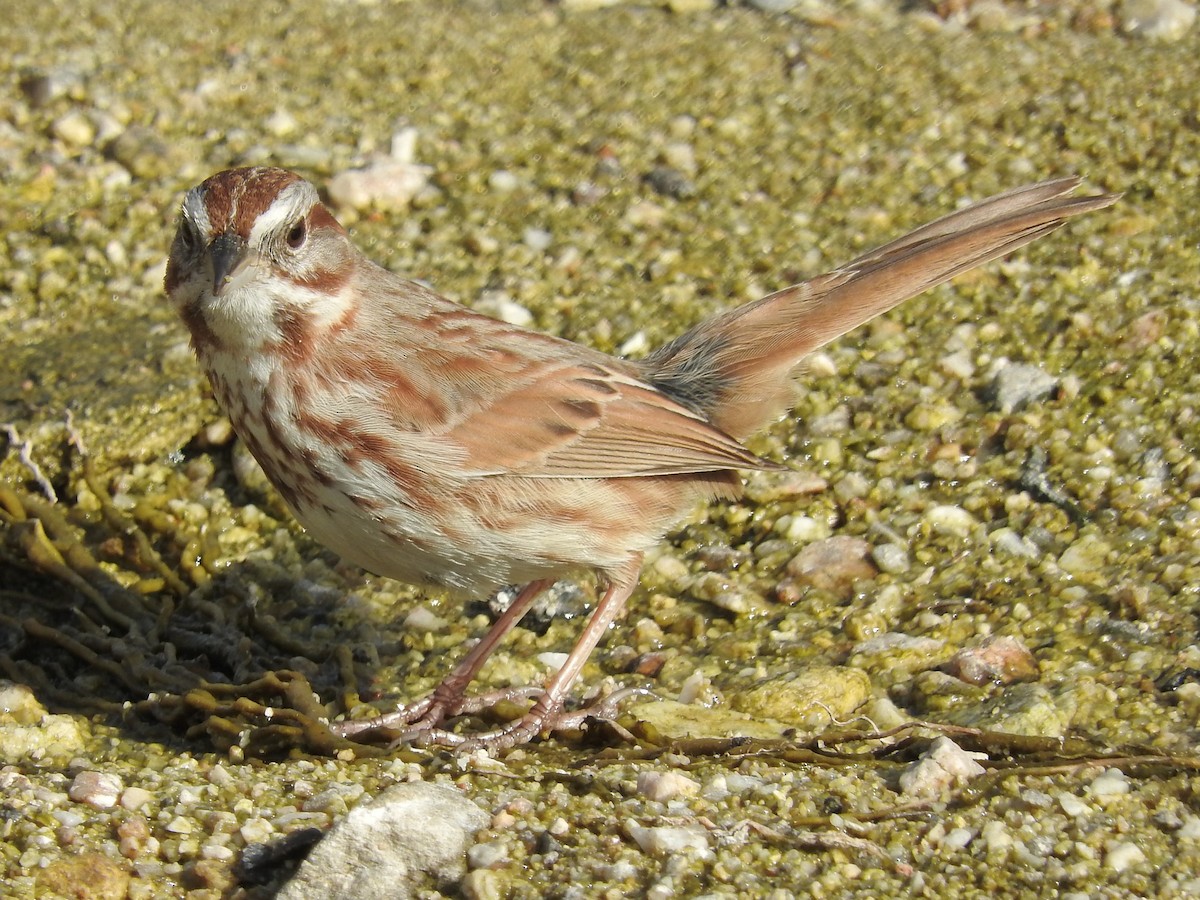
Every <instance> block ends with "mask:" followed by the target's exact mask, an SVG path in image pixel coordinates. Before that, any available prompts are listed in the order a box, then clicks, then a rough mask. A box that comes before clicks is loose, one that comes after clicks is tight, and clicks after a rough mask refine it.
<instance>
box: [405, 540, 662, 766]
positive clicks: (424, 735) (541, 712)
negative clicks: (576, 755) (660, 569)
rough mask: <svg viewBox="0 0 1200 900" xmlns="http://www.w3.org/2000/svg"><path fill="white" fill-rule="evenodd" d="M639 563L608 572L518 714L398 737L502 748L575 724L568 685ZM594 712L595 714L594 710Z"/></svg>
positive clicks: (620, 604) (624, 596) (621, 601)
mask: <svg viewBox="0 0 1200 900" xmlns="http://www.w3.org/2000/svg"><path fill="white" fill-rule="evenodd" d="M641 564H642V555H641V554H640V553H639V554H637V556H636V557H634V558H633V559H631V560H630V562H629V563H628V564H627V565H626V566H625V567H623V568H622V569H620V570H619V571H618V572H616V573H612V574H611V575H610V581H609V583H608V585H607V587H606V588H605V591H604V596H603V597H601V598H600V602H599V603H598V604H596V610H595V612H593V613H592V618H591V619H590V620H589V621H588V623H587V626H586V627H585V628H584V629H583V633H582V634H580V635H579V639H578V640H577V641H576V642H575V646H574V647H573V648H572V649H571V652H570V653H569V654H568V655H567V661H566V662H565V663H563V666H562V668H561V669H559V670H558V671H557V672H556V673H555V674H554V675H553V676H552V677H551V678H550V680H549V681H547V682H546V686H545V688H544V689H543V690H542V694H541V696H540V697H539V698H538V699H537V702H536V703H534V704H533V707H532V708H531V709H530V710H529V712H527V713H525V715H523V716H522V717H521V718H519V719H517V720H515V721H513V722H510V723H508V724H507V725H504V726H503V727H501V728H497V729H495V730H494V731H486V732H483V733H481V734H473V735H469V736H466V735H458V734H453V733H450V732H445V731H440V730H425V731H419V732H415V733H406V734H404V735H403V736H402V737H401V740H402V741H408V742H412V743H417V744H447V745H452V746H457V747H459V748H461V749H463V750H474V749H477V748H480V747H482V748H486V749H488V750H503V749H505V748H508V747H515V746H516V745H517V744H523V743H525V742H526V741H529V740H532V739H533V738H535V737H537V736H538V735H539V734H541V733H542V732H544V731H550V730H553V729H555V728H556V727H560V726H566V725H570V724H575V723H576V722H577V721H579V720H580V719H581V718H582V717H581V715H580V713H570V714H567V715H565V716H564V715H563V712H562V707H563V702H564V701H565V700H566V697H567V691H569V690H570V689H571V685H572V684H573V683H574V682H575V679H576V678H577V677H578V676H579V672H580V670H581V669H583V666H584V663H586V662H587V660H588V657H589V656H591V655H592V651H593V650H594V649H596V645H597V644H598V643H600V639H601V638H602V637H604V633H605V632H606V631H607V630H608V626H609V625H611V624H612V623H613V620H614V619H616V617H617V616H618V614H620V612H621V610H622V609H624V607H625V601H626V600H628V599H629V595H630V594H632V593H633V589H634V588H635V587H636V586H637V577H638V572H639V570H640V569H641ZM619 693H621V694H622V699H623V698H624V697H625V696H628V694H627V693H625V692H619ZM612 705H613V704H611V703H610V702H609V701H607V700H606V701H602V703H601V706H602V707H603V714H604V715H611V714H612V713H611V710H610V707H611V706H612ZM583 713H584V714H588V711H587V710H584V711H583ZM593 714H595V711H594V710H593Z"/></svg>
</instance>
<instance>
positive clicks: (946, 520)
mask: <svg viewBox="0 0 1200 900" xmlns="http://www.w3.org/2000/svg"><path fill="white" fill-rule="evenodd" d="M925 521H926V522H928V523H929V524H930V526H931V527H932V528H933V530H934V531H936V532H937V533H938V534H950V535H954V536H955V537H966V536H967V535H969V534H970V533H971V530H972V529H973V528H974V527H975V526H976V525H977V524H979V522H978V520H977V519H976V518H975V517H974V516H973V515H971V514H970V513H969V512H967V511H966V510H965V509H963V508H962V507H961V506H951V505H950V504H942V505H939V506H932V507H930V508H929V509H927V510H926V511H925Z"/></svg>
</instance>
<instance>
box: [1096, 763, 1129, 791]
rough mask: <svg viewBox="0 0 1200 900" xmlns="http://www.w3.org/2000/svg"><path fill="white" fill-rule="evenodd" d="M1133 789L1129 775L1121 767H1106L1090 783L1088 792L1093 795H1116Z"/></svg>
mask: <svg viewBox="0 0 1200 900" xmlns="http://www.w3.org/2000/svg"><path fill="white" fill-rule="evenodd" d="M1131 789H1132V785H1130V783H1129V776H1127V775H1126V774H1125V773H1124V772H1122V771H1121V770H1120V769H1105V770H1104V771H1103V772H1101V773H1100V774H1099V775H1097V776H1096V777H1095V778H1094V779H1093V780H1092V783H1091V784H1089V785H1088V793H1089V794H1091V795H1092V796H1093V797H1116V796H1120V795H1122V794H1128V793H1129V791H1130V790H1131Z"/></svg>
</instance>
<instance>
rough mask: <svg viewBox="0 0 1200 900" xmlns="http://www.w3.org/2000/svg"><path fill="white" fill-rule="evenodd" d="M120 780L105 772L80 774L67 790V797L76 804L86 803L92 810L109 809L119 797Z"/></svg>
mask: <svg viewBox="0 0 1200 900" xmlns="http://www.w3.org/2000/svg"><path fill="white" fill-rule="evenodd" d="M121 788H122V784H121V779H120V778H118V777H117V776H116V775H109V774H107V773H105V772H92V771H86V772H80V773H79V774H78V775H76V776H75V780H74V781H72V782H71V787H70V788H68V789H67V796H68V797H70V798H71V799H72V800H74V801H75V802H76V803H86V804H87V805H88V806H90V807H92V809H109V808H111V807H113V806H116V804H117V797H119V796H120V795H121Z"/></svg>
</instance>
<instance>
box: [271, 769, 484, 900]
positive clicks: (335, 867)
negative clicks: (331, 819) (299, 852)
mask: <svg viewBox="0 0 1200 900" xmlns="http://www.w3.org/2000/svg"><path fill="white" fill-rule="evenodd" d="M489 821H490V819H489V817H488V815H487V813H485V812H484V811H483V810H481V809H480V808H479V807H478V806H476V805H475V804H474V803H472V802H471V801H470V800H468V799H467V798H466V797H464V796H463V795H462V794H460V793H459V792H458V791H456V790H454V789H453V788H450V787H445V786H443V785H438V784H429V783H427V782H420V781H418V782H413V783H411V784H401V785H397V786H396V787H393V788H389V789H388V790H386V791H384V792H383V793H382V794H380V795H379V796H378V797H376V798H375V799H374V800H371V801H370V802H368V803H363V804H361V805H360V806H356V807H355V808H354V809H353V810H351V811H350V813H349V814H348V815H347V816H346V818H344V819H342V821H341V822H339V823H338V824H337V825H336V826H334V828H333V830H332V831H330V832H329V834H328V835H327V836H326V837H325V838H324V840H322V841H321V843H319V844H318V845H317V846H316V848H315V849H314V850H313V852H312V853H310V854H309V856H308V859H306V860H305V861H304V863H303V865H301V866H300V868H299V870H297V872H296V874H295V876H294V877H293V878H292V880H291V881H289V882H288V883H287V884H286V885H285V886H284V888H283V890H282V891H280V892H279V894H278V895H277V900H342V898H346V897H388V898H389V900H403V898H406V897H412V896H416V892H417V891H418V890H419V889H421V888H422V887H423V886H425V884H426V881H427V879H428V878H433V879H435V880H436V881H437V882H439V883H442V884H447V883H453V882H456V881H458V880H459V879H460V878H462V876H463V873H464V872H465V871H466V851H467V846H468V845H469V844H470V842H471V837H472V835H474V833H475V832H476V831H478V830H479V829H480V828H482V827H483V826H484V825H486V824H487V823H488V822H489Z"/></svg>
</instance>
